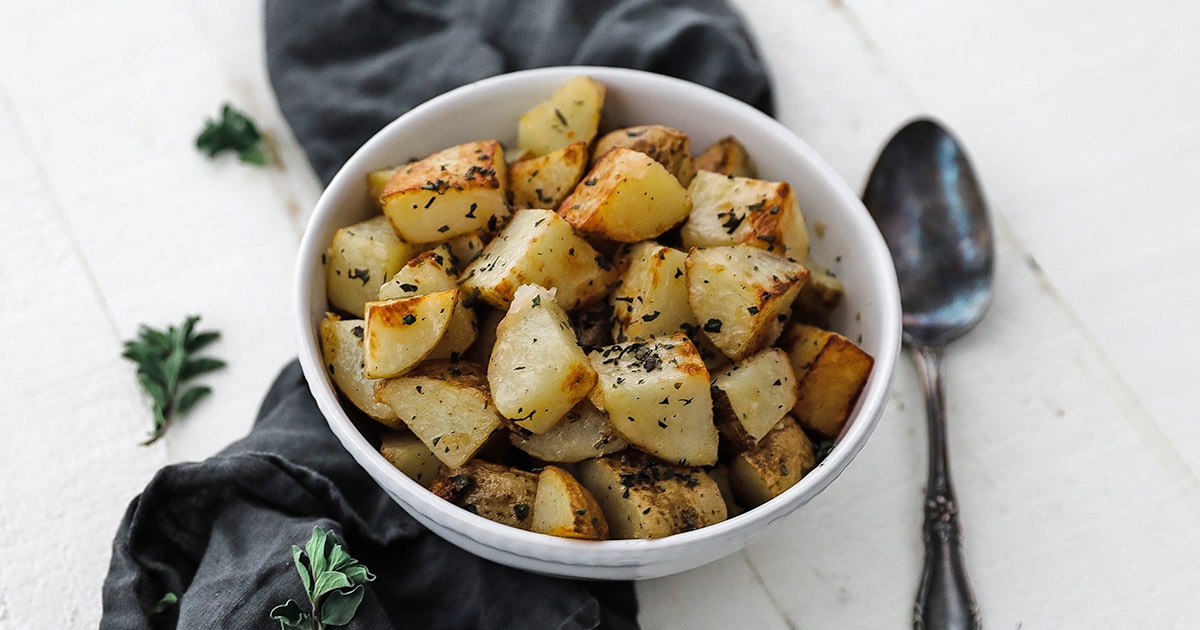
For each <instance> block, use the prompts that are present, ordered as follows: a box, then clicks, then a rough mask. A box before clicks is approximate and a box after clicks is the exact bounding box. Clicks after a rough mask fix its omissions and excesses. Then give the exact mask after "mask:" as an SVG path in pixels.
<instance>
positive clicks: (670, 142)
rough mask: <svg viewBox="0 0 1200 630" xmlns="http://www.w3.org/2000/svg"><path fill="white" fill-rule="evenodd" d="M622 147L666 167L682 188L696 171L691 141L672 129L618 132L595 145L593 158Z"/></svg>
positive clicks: (652, 127) (659, 127)
mask: <svg viewBox="0 0 1200 630" xmlns="http://www.w3.org/2000/svg"><path fill="white" fill-rule="evenodd" d="M617 147H624V148H626V149H632V150H634V151H639V152H641V153H645V154H646V155H649V156H650V157H652V158H654V159H655V160H657V161H658V162H659V164H662V165H663V166H665V167H667V170H668V171H671V174H672V175H674V176H675V179H678V180H679V183H680V184H682V185H684V186H685V187H686V186H687V185H688V184H689V183H690V182H691V181H692V177H693V176H694V175H695V174H696V169H695V168H694V167H693V166H692V140H691V138H689V137H688V135H687V134H686V133H684V132H682V131H680V130H678V129H674V128H672V127H664V126H662V125H640V126H637V127H627V128H625V129H617V130H616V131H611V132H609V133H607V134H604V135H603V136H601V138H600V139H599V140H597V141H596V148H595V149H593V150H592V154H593V155H594V156H595V157H596V159H599V158H600V157H601V156H603V155H604V154H605V153H608V152H609V151H611V150H613V149H615V148H617Z"/></svg>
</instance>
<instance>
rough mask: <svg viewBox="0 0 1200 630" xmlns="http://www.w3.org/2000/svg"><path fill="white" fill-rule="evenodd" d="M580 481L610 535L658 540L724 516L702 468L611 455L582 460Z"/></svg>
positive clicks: (718, 497) (714, 485)
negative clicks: (601, 515) (600, 512)
mask: <svg viewBox="0 0 1200 630" xmlns="http://www.w3.org/2000/svg"><path fill="white" fill-rule="evenodd" d="M579 481H580V483H582V484H583V486H584V487H585V488H587V489H588V491H589V492H591V493H592V496H594V497H596V501H597V502H599V503H600V508H601V509H602V510H603V511H604V517H605V519H606V520H607V521H608V529H609V535H610V536H611V537H613V538H663V537H665V536H670V535H671V534H678V533H682V532H688V531H692V530H694V529H698V528H701V527H705V526H707V525H712V524H715V523H719V522H721V521H723V520H725V519H726V518H727V516H728V512H727V510H726V507H725V500H724V499H723V498H722V497H721V491H720V490H719V489H718V488H717V483H716V482H715V481H713V479H712V477H709V476H708V474H707V473H705V472H704V469H702V468H689V467H685V466H672V465H669V464H664V463H663V462H661V461H658V460H655V459H653V458H649V457H645V456H636V455H620V456H618V455H612V456H608V457H601V458H598V459H589V460H587V461H584V462H581V463H580V464H579Z"/></svg>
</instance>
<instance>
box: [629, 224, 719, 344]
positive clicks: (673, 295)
mask: <svg viewBox="0 0 1200 630" xmlns="http://www.w3.org/2000/svg"><path fill="white" fill-rule="evenodd" d="M617 268H619V269H624V271H623V272H622V274H621V282H620V283H619V284H618V285H617V288H615V289H613V292H612V293H611V294H610V295H609V298H608V299H609V303H610V304H611V305H612V337H613V339H614V340H615V341H617V342H618V343H619V342H624V341H628V340H630V339H648V338H650V337H659V336H668V335H672V334H675V333H677V332H680V331H681V330H694V329H695V328H696V325H697V321H696V316H695V315H694V314H692V307H691V305H689V304H688V289H687V278H686V277H685V275H686V271H685V270H686V269H687V254H684V253H683V252H681V251H679V250H677V249H673V248H670V247H664V246H662V245H659V244H658V243H655V242H653V241H643V242H641V243H638V244H636V245H633V246H632V247H630V248H629V249H628V250H627V251H626V252H625V253H624V254H623V255H622V256H621V259H620V261H619V262H618V264H617Z"/></svg>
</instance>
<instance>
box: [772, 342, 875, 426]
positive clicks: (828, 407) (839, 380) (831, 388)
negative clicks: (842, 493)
mask: <svg viewBox="0 0 1200 630" xmlns="http://www.w3.org/2000/svg"><path fill="white" fill-rule="evenodd" d="M780 345H781V346H782V347H783V348H784V349H786V350H787V353H788V357H789V358H790V359H791V362H792V367H793V368H795V370H796V381H797V383H798V387H797V395H796V405H795V406H794V407H792V415H794V416H795V417H796V420H798V421H799V422H800V426H802V427H804V428H805V429H806V430H808V431H810V432H812V433H814V434H816V435H819V436H822V437H826V438H836V437H837V436H838V435H840V434H841V432H842V427H844V426H845V425H846V420H847V419H848V418H849V417H850V412H851V411H853V410H854V405H855V403H857V402H858V396H859V394H861V393H862V390H863V387H865V386H866V384H867V378H868V377H869V376H870V375H871V368H872V367H874V365H875V358H874V357H872V356H871V355H869V354H867V353H866V352H864V351H863V350H862V348H859V347H858V346H857V345H855V344H854V342H852V341H850V340H849V339H847V338H846V337H844V336H842V335H840V334H838V333H836V332H833V331H829V330H823V329H821V328H817V327H816V326H809V325H807V324H799V323H795V324H791V325H789V326H788V328H787V332H786V333H785V334H784V338H783V339H782V341H781V343H780Z"/></svg>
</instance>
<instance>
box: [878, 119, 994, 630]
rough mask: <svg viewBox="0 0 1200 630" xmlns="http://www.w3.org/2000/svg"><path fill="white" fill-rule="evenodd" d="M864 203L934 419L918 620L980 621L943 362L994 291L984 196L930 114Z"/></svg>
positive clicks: (897, 145)
mask: <svg viewBox="0 0 1200 630" xmlns="http://www.w3.org/2000/svg"><path fill="white" fill-rule="evenodd" d="M863 203H864V204H865V205H866V206H867V210H868V211H869V212H870V213H871V216H872V217H873V218H874V219H875V223H876V225H878V226H879V231H880V232H881V233H882V234H883V238H884V240H885V241H887V245H888V250H889V251H890V252H891V255H892V261H893V263H894V264H895V267H896V276H897V279H898V280H899V285H900V305H901V310H902V311H903V314H902V322H903V329H904V330H903V338H904V342H905V344H907V345H908V346H909V348H910V349H911V350H912V355H913V359H914V361H915V362H916V367H917V377H918V379H919V380H920V382H921V389H922V393H923V394H924V397H925V408H926V416H927V419H928V433H929V482H928V484H927V486H926V489H925V524H924V538H925V566H924V570H923V572H922V576H921V582H920V586H919V587H918V589H917V598H916V604H915V605H914V614H913V625H914V627H916V628H917V629H918V630H922V629H923V628H927V627H928V628H937V629H939V630H942V629H947V630H948V629H959V628H964V629H967V628H970V629H974V628H979V627H981V621H980V616H979V608H978V606H977V605H976V603H975V596H974V593H972V591H971V585H970V582H969V581H968V579H967V571H966V567H965V563H964V562H963V554H962V534H961V531H960V528H959V523H958V503H957V499H956V498H955V496H954V489H953V486H952V484H951V482H950V463H949V456H948V454H947V448H946V418H945V400H944V399H945V395H944V393H943V390H942V380H941V364H942V351H943V348H944V346H945V345H946V344H947V343H949V342H951V341H953V340H954V339H957V338H958V337H960V336H962V335H963V334H964V333H966V332H967V331H968V330H970V329H971V328H973V327H974V326H975V324H976V323H978V322H979V320H980V319H982V318H983V314H984V312H985V311H986V310H987V307H988V305H989V304H990V303H991V300H992V275H993V267H994V257H995V256H994V253H993V249H994V245H993V239H992V227H991V222H990V220H989V217H988V210H987V204H986V203H985V202H984V199H983V194H982V192H981V191H980V187H979V183H978V180H976V178H975V173H974V170H973V169H972V168H971V164H970V162H969V161H968V160H967V156H966V154H965V153H964V152H963V150H962V148H961V147H960V145H959V143H958V142H957V141H956V140H955V139H954V137H953V136H952V135H950V132H948V131H946V130H945V129H944V128H943V127H942V126H941V125H939V124H937V123H936V122H934V121H932V120H927V119H921V120H916V121H913V122H911V123H909V124H908V125H906V126H905V127H904V128H902V129H901V130H900V131H899V132H897V133H896V135H895V137H893V138H892V139H891V141H889V142H888V144H887V146H885V147H884V149H883V151H882V152H881V153H880V155H879V159H878V160H877V161H876V163H875V168H874V169H873V171H872V173H871V176H870V178H869V180H868V182H867V186H866V190H865V191H864V193H863Z"/></svg>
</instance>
